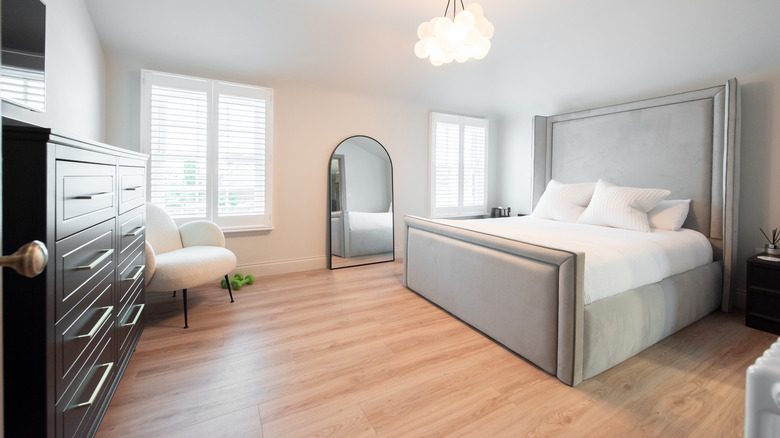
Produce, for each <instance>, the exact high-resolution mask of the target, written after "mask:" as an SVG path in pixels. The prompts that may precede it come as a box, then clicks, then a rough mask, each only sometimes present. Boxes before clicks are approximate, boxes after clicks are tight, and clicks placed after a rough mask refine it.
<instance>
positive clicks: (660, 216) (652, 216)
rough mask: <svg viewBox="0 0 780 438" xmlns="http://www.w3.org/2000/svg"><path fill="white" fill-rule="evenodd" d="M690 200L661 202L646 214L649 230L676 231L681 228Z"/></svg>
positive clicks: (686, 215)
mask: <svg viewBox="0 0 780 438" xmlns="http://www.w3.org/2000/svg"><path fill="white" fill-rule="evenodd" d="M690 206H691V200H690V199H674V200H668V201H661V202H659V203H658V205H657V206H656V207H655V208H654V209H652V210H650V212H649V213H647V219H648V221H649V222H650V228H657V229H660V230H672V231H677V230H679V229H680V227H682V225H683V222H685V218H687V217H688V210H690Z"/></svg>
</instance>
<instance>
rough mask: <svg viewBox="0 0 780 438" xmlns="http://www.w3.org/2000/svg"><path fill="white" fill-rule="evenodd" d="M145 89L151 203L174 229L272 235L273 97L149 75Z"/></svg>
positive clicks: (255, 91)
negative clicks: (206, 227) (198, 225)
mask: <svg viewBox="0 0 780 438" xmlns="http://www.w3.org/2000/svg"><path fill="white" fill-rule="evenodd" d="M143 87H144V94H143V98H142V113H143V114H142V131H143V133H144V138H143V140H144V142H143V150H144V152H146V153H149V154H150V156H151V157H150V158H151V160H150V161H151V164H150V172H149V199H150V201H151V202H152V203H155V204H158V205H160V206H162V207H163V208H164V209H165V210H166V211H167V212H168V213H169V214H170V215H171V216H172V217H173V218H174V220H176V222H177V223H183V222H187V221H190V220H195V219H207V220H211V221H213V222H216V223H217V224H218V225H220V227H222V228H223V230H252V229H268V228H271V227H272V222H271V202H270V197H269V194H270V193H271V184H270V183H271V169H270V157H271V144H272V136H271V126H272V90H270V89H267V88H262V87H252V86H246V85H240V84H231V83H226V82H218V81H212V80H207V79H200V78H191V77H186V76H178V75H170V74H166V73H158V72H151V71H144V72H143Z"/></svg>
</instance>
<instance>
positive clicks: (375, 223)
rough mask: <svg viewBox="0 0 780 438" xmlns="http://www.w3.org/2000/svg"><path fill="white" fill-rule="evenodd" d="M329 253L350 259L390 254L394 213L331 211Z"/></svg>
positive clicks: (391, 250)
mask: <svg viewBox="0 0 780 438" xmlns="http://www.w3.org/2000/svg"><path fill="white" fill-rule="evenodd" d="M330 230H331V248H332V254H333V255H336V256H339V257H344V258H353V257H360V256H367V255H376V254H387V253H391V252H393V213H391V212H389V211H384V212H366V211H334V212H331V229H330Z"/></svg>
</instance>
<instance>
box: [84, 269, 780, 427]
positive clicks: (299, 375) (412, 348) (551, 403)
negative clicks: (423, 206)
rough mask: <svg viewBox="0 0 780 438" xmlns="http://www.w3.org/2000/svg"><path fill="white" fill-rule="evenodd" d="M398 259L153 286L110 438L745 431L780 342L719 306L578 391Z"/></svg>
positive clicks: (110, 420) (110, 415) (108, 420)
mask: <svg viewBox="0 0 780 438" xmlns="http://www.w3.org/2000/svg"><path fill="white" fill-rule="evenodd" d="M401 273H402V264H401V263H400V262H394V263H384V264H378V265H370V266H362V267H355V268H350V269H342V270H337V271H328V270H320V271H311V272H305V273H296V274H289V275H280V276H273V277H264V278H259V279H258V280H257V281H255V283H254V284H253V285H251V286H247V287H244V288H242V289H241V290H240V291H237V292H234V295H235V297H236V302H235V303H233V304H231V303H230V302H229V300H228V298H227V293H226V291H225V290H223V289H220V288H219V286H214V287H211V286H208V287H200V288H197V289H192V290H190V293H189V303H190V328H189V329H187V330H184V329H182V326H183V317H182V312H181V300H180V298H172V297H170V295H169V294H158V293H150V294H147V303H148V304H147V306H146V309H147V311H148V313H147V316H148V321H147V326H146V329H145V330H144V333H143V335H142V337H141V339H140V341H139V343H138V346H137V349H136V351H135V353H134V355H133V357H132V359H131V360H130V363H129V365H128V367H127V370H126V372H125V375H124V377H123V379H122V381H121V383H120V385H119V387H118V389H117V392H116V395H115V396H114V399H113V401H112V402H111V405H110V406H109V408H108V411H107V413H106V416H105V418H104V419H103V422H102V424H101V426H100V429H99V431H98V434H97V436H98V437H99V438H109V437H123V438H127V437H216V436H228V437H265V438H275V437H285V438H287V437H309V436H312V437H324V436H334V437H375V436H379V437H423V436H426V437H444V436H468V437H523V436H529V437H546V436H556V437H611V436H614V437H629V436H631V437H633V436H654V437H707V438H711V437H728V436H734V437H741V436H742V434H743V430H744V429H743V428H744V409H745V407H744V397H745V391H744V388H745V370H746V369H747V367H748V366H749V365H750V364H752V363H753V362H754V361H755V359H756V358H757V357H758V356H760V355H761V354H762V353H763V351H764V350H765V349H767V348H768V347H769V346H770V345H771V344H772V342H774V341H776V340H777V336H775V335H771V334H769V333H765V332H761V331H757V330H754V329H750V328H747V327H745V326H744V323H743V319H742V316H741V315H738V314H722V313H719V312H716V313H713V314H711V315H709V316H707V317H706V318H704V319H703V320H701V321H699V322H698V323H696V324H693V325H691V326H689V327H687V328H685V329H683V330H681V331H680V332H678V333H676V334H674V335H672V336H671V337H669V338H667V339H665V340H663V341H661V342H659V343H658V344H656V345H654V346H652V347H650V348H648V349H647V350H645V351H643V352H642V353H640V354H639V355H637V356H635V357H633V358H631V359H629V360H628V361H626V362H624V363H622V364H620V365H618V366H616V367H614V368H612V369H610V370H608V371H606V372H604V373H602V374H600V375H598V376H596V377H594V378H592V379H589V380H586V381H585V382H583V383H582V384H580V385H578V386H577V387H575V388H572V387H568V386H566V385H564V384H563V383H561V382H560V381H558V380H557V379H556V378H555V377H553V376H550V375H549V374H547V373H545V372H543V371H540V370H539V369H537V368H536V367H534V366H533V365H531V364H529V363H528V362H526V361H524V360H523V359H522V358H520V357H518V356H516V355H514V354H512V353H511V352H509V351H508V350H506V349H504V348H502V347H500V346H499V345H497V344H496V343H494V342H493V341H491V340H490V339H488V338H486V337H484V336H483V335H481V334H480V333H478V332H476V331H475V330H473V329H472V328H470V327H469V326H467V325H465V324H463V323H462V322H460V321H459V320H457V319H455V318H453V317H452V316H450V315H449V314H447V313H446V312H444V311H442V310H441V309H439V308H438V307H436V306H434V305H432V304H431V303H429V302H428V301H426V300H425V299H423V298H421V297H419V296H418V295H416V294H415V293H413V292H410V291H409V290H407V289H405V288H404V287H403V286H402V285H401Z"/></svg>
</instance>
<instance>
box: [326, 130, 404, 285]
mask: <svg viewBox="0 0 780 438" xmlns="http://www.w3.org/2000/svg"><path fill="white" fill-rule="evenodd" d="M357 137H362V138H367V139H369V140H372V141H374V142H375V143H376V144H378V145H379V146H380V147H381V148H382V150H384V151H385V155H387V160H388V161H389V163H390V206H391V207H390V213H391V215H392V219H393V225H392V235H393V251H392V256H391V257H390V259H387V260H379V261H369V262H366V263H355V264H353V265H349V266H338V267H334V266H333V250H332V247H331V233H332V230H331V222H332V221H331V196H332V193H331V184H330V172H331V168H330V166H331V162H332V161H333V157H334V155H335V153H336V150H337V149H338V148H339V146H341V145H342V144H343V143H344V142H345V141H347V140H350V139H353V138H357ZM326 177H327V179H326V186H327V198H326V202H325V208H326V215H325V217H326V221H327V227H326V233H325V247H326V252H325V254H326V255H327V267H328V269H331V270H335V269H344V268H352V267H355V266H366V265H374V264H377V263H387V262H393V261H395V188H394V180H393V159H392V158H390V153H389V152H387V148H385V146H384V145H383V144H382V143H381V142H379V141H378V140H377V139H375V138H373V137H370V136H367V135H351V136H349V137H346V138H345V139H343V140H341V141H340V142H339V143H338V144H337V145H336V147H335V148H333V152H331V154H330V157H329V158H328V165H327V172H326Z"/></svg>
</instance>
